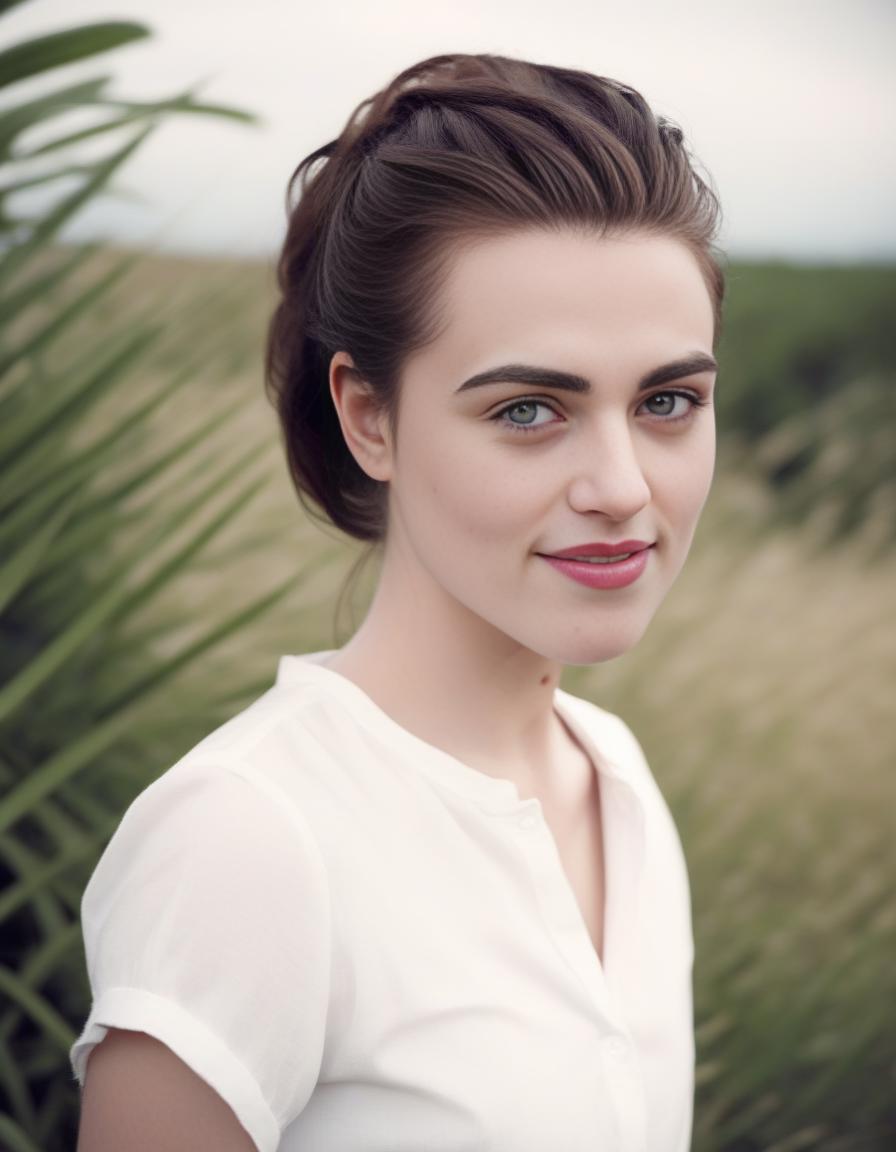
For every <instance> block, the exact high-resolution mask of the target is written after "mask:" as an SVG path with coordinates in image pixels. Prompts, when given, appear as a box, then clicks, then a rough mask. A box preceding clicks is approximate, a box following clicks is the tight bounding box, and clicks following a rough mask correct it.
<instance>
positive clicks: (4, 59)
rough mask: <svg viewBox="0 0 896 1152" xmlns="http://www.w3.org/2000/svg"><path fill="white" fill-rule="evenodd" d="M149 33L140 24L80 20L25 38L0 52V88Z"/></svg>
mask: <svg viewBox="0 0 896 1152" xmlns="http://www.w3.org/2000/svg"><path fill="white" fill-rule="evenodd" d="M149 35H150V30H149V28H147V27H146V25H144V24H135V23H132V22H130V21H108V22H105V23H99V24H83V25H81V26H80V27H78V28H70V29H67V30H65V31H63V32H51V33H49V34H48V35H46V36H37V37H35V38H34V39H33V40H25V41H24V42H23V43H21V44H15V45H13V47H12V48H7V49H6V51H5V52H0V88H4V87H8V86H9V85H10V84H14V83H16V82H17V81H19V80H27V79H29V78H30V77H32V76H37V75H39V74H40V73H41V72H48V71H50V70H51V69H53V68H60V67H62V65H64V64H72V63H73V62H74V61H75V60H83V59H84V58H85V57H87V56H96V55H99V53H101V52H109V51H111V50H112V49H113V48H120V47H122V46H123V45H124V44H132V43H133V42H134V41H135V40H144V39H146V37H148V36H149Z"/></svg>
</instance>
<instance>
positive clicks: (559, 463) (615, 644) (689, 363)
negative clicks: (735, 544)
mask: <svg viewBox="0 0 896 1152" xmlns="http://www.w3.org/2000/svg"><path fill="white" fill-rule="evenodd" d="M445 304H446V308H447V311H446V313H445V317H446V320H447V326H446V327H445V329H444V330H443V332H442V334H441V335H440V336H439V337H438V339H437V340H436V341H435V342H434V343H432V344H431V345H429V346H428V347H426V348H425V349H423V350H421V351H419V352H418V353H416V354H414V355H413V356H412V357H411V358H410V359H409V361H408V362H407V364H406V367H405V371H404V372H403V376H402V383H401V402H400V409H399V417H398V432H397V443H396V448H397V451H395V453H394V458H393V459H392V461H391V478H390V491H389V540H388V542H387V547H390V548H391V547H398V548H400V549H401V551H402V553H403V554H404V556H405V558H406V559H410V561H411V562H412V563H413V564H416V565H419V566H420V569H421V570H422V571H421V572H420V575H421V576H422V577H423V578H424V579H425V580H430V581H432V582H434V583H435V585H437V586H438V589H437V591H438V592H439V595H440V596H441V595H442V593H445V594H447V598H448V599H447V600H445V601H444V602H445V603H447V604H449V605H451V607H452V610H455V609H456V610H459V611H462V612H463V611H466V612H470V613H473V614H475V616H476V617H478V618H479V619H480V620H481V621H482V622H483V626H485V627H489V628H494V629H498V630H499V631H500V632H502V633H504V634H505V635H506V636H507V637H509V638H511V639H512V640H513V641H515V642H517V643H518V644H520V645H523V646H525V647H526V648H528V649H530V650H532V651H534V652H536V653H539V654H541V655H543V656H546V657H548V658H550V659H554V660H557V661H560V662H561V663H564V664H590V663H596V662H598V661H603V660H608V659H612V658H613V657H615V656H618V655H620V654H622V653H623V652H625V651H627V650H628V649H629V648H631V647H632V646H633V645H634V644H636V643H637V641H638V640H639V639H640V637H641V636H642V635H643V633H644V631H645V629H646V627H647V625H648V623H649V621H650V619H651V617H652V616H653V615H654V613H655V612H656V610H657V608H658V607H659V606H660V604H661V603H662V600H663V598H664V597H665V595H666V593H667V592H668V591H669V589H670V588H671V587H672V584H673V583H674V581H675V579H676V577H677V576H678V574H679V572H680V571H681V568H682V566H683V564H684V561H685V558H686V556H687V553H688V550H689V548H690V545H691V541H692V538H693V535H694V530H695V528H696V526H697V521H698V518H699V516H700V512H701V510H702V508H703V505H704V503H705V501H706V498H707V496H708V494H709V489H710V484H711V482H712V475H713V468H714V464H715V418H714V411H713V406H712V398H713V385H714V382H715V371H714V362H713V361H712V353H711V349H712V340H713V312H712V304H711V301H710V296H709V293H708V290H707V288H706V286H705V285H704V282H703V280H702V278H701V275H700V271H699V268H698V265H697V262H696V260H695V258H694V257H693V256H692V255H691V253H690V252H689V251H688V250H687V249H686V248H685V247H684V246H683V245H682V244H680V243H679V242H677V241H674V240H670V239H668V238H663V237H655V236H653V237H651V236H645V235H642V234H632V235H629V236H627V237H623V238H617V239H598V238H595V237H588V236H585V235H581V234H574V233H572V232H568V233H550V232H546V231H526V232H520V233H515V234H513V235H509V236H505V237H501V238H495V239H492V240H488V241H483V242H481V243H478V244H477V245H476V246H474V247H472V248H468V249H466V250H464V251H462V252H461V254H460V255H459V256H458V258H457V261H456V263H455V265H454V267H453V269H452V271H451V273H450V277H449V280H448V282H447V293H446V297H445ZM507 366H512V367H513V369H514V370H515V371H516V372H517V373H523V370H525V372H524V375H525V377H526V379H525V380H523V382H518V381H517V380H514V379H513V378H512V376H513V373H512V372H511V371H509V370H508V368H507ZM661 372H662V378H660V379H659V382H654V383H651V384H649V386H647V387H646V388H644V387H642V384H643V382H645V381H647V380H648V378H650V377H653V378H654V380H656V379H657V377H658V376H659V374H660V373H661ZM483 373H486V374H488V377H489V379H488V382H485V383H477V382H476V378H477V377H481V375H482V374H483ZM561 376H565V377H567V378H570V377H571V378H573V379H571V380H570V379H567V380H566V382H565V383H566V385H567V386H564V380H562V379H561ZM569 385H572V386H571V387H570V386H569ZM701 402H702V406H699V403H701ZM632 540H638V541H642V542H643V543H645V544H648V545H650V548H649V550H648V551H646V552H645V553H644V555H643V556H641V557H640V564H641V566H642V568H643V570H642V571H641V572H640V575H639V576H637V578H636V579H634V580H632V581H631V582H629V583H627V584H624V585H622V586H616V587H606V586H600V582H601V581H603V580H605V579H612V577H610V575H609V574H610V573H611V572H615V571H618V569H617V568H611V567H610V566H607V567H602V566H596V565H594V564H588V563H587V562H585V561H583V562H578V563H573V564H571V565H568V566H567V567H566V570H564V569H563V567H562V566H560V565H557V564H555V563H551V562H550V561H549V560H548V559H546V558H545V557H547V556H551V555H554V554H556V553H558V552H561V551H568V550H570V549H572V550H573V551H575V552H576V553H578V552H580V551H587V548H585V547H584V546H587V545H589V544H594V543H606V544H610V545H613V546H614V552H617V553H618V552H619V551H622V550H623V549H618V548H615V545H617V544H619V543H620V542H622V541H632ZM625 550H627V549H625ZM586 565H587V566H586ZM636 567H637V560H636ZM574 577H578V578H574ZM583 581H584V582H583ZM595 583H597V584H598V586H594V584H595Z"/></svg>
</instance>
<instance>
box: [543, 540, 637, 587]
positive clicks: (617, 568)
mask: <svg viewBox="0 0 896 1152" xmlns="http://www.w3.org/2000/svg"><path fill="white" fill-rule="evenodd" d="M650 547H651V546H647V547H644V548H641V549H640V550H639V551H636V552H635V554H634V555H633V556H629V558H628V559H627V560H619V561H618V562H617V563H615V564H589V563H588V561H587V560H567V559H564V558H562V557H561V556H544V555H542V559H543V560H546V561H547V562H548V564H550V565H551V567H552V568H556V570H557V571H558V572H560V573H562V574H563V575H564V576H568V577H569V578H570V579H571V580H575V581H576V582H577V583H579V584H584V585H585V586H586V587H588V588H624V587H625V586H626V585H628V584H633V583H634V582H635V581H636V580H637V579H638V577H639V576H640V575H641V573H642V572H643V571H644V569H645V568H646V567H647V560H648V557H649V556H650ZM622 551H631V548H628V549H622ZM588 554H589V553H588V552H587V551H586V552H578V553H577V555H579V556H585V555H588ZM609 554H610V555H613V554H614V553H612V552H611V553H609ZM590 555H593V556H599V555H601V553H599V552H592V553H590Z"/></svg>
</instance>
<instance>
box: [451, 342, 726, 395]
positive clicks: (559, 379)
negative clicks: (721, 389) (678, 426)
mask: <svg viewBox="0 0 896 1152" xmlns="http://www.w3.org/2000/svg"><path fill="white" fill-rule="evenodd" d="M718 367H719V366H718V364H717V363H716V362H715V360H714V359H713V357H712V356H707V354H706V353H705V352H692V353H691V354H690V355H688V356H683V357H682V358H681V359H680V360H673V361H671V363H669V364H663V365H662V366H661V367H659V368H654V369H652V370H651V371H650V372H648V373H647V375H646V376H644V377H643V378H642V379H641V380H640V381H639V383H638V391H639V392H643V391H644V390H645V389H647V388H655V387H656V386H657V384H667V383H668V382H669V381H670V380H678V379H680V378H681V377H682V376H695V375H696V374H697V373H698V372H715V371H717V370H718ZM483 384H526V385H529V386H533V387H534V386H537V385H539V384H540V385H541V386H542V387H545V388H561V389H563V390H564V391H566V392H582V393H585V394H587V393H590V392H591V382H590V381H589V380H586V379H585V377H584V376H577V375H576V374H575V373H573V372H560V371H558V370H557V369H556V368H535V367H533V366H531V365H529V364H502V365H501V366H500V367H498V368H487V369H486V370H485V371H484V372H477V373H476V375H475V376H471V377H470V379H469V380H465V381H464V382H463V384H461V386H460V387H459V388H458V389H457V392H463V391H465V390H466V389H467V388H480V387H482V385H483Z"/></svg>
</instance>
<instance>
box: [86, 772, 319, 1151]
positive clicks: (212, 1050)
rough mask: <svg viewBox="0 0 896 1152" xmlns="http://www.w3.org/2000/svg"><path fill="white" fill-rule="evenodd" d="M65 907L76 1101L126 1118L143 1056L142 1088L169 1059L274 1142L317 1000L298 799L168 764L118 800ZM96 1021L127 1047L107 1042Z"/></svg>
mask: <svg viewBox="0 0 896 1152" xmlns="http://www.w3.org/2000/svg"><path fill="white" fill-rule="evenodd" d="M81 912H82V923H83V928H84V945H85V954H86V961H87V971H88V975H89V978H90V985H91V991H92V1005H91V1010H90V1015H89V1017H88V1019H87V1021H86V1022H85V1025H84V1028H83V1029H82V1032H81V1035H80V1036H79V1037H78V1039H77V1040H76V1042H75V1044H74V1045H73V1046H72V1048H71V1050H70V1060H71V1064H72V1069H73V1071H74V1073H75V1075H76V1077H77V1078H78V1080H79V1081H80V1082H81V1084H82V1086H83V1088H84V1090H85V1092H86V1091H88V1090H87V1077H86V1062H87V1057H88V1055H90V1066H91V1068H93V1072H92V1073H91V1075H92V1076H94V1077H95V1081H94V1084H93V1085H91V1089H90V1090H89V1091H90V1092H91V1093H96V1092H98V1093H99V1101H100V1102H99V1104H96V1105H94V1104H88V1107H90V1108H91V1109H94V1108H96V1109H99V1111H100V1112H102V1113H103V1115H105V1113H106V1111H107V1110H108V1108H114V1109H119V1108H121V1109H122V1110H123V1111H122V1116H123V1117H124V1119H122V1121H121V1122H122V1123H124V1122H125V1121H126V1120H127V1122H128V1123H130V1122H132V1121H131V1120H129V1119H127V1118H129V1117H133V1116H134V1115H135V1114H136V1115H139V1116H141V1117H142V1116H143V1113H144V1111H153V1110H154V1109H155V1107H156V1105H157V1103H158V1101H157V1099H156V1098H154V1097H152V1096H150V1095H148V1094H145V1093H144V1092H143V1082H144V1064H146V1065H147V1068H148V1075H149V1083H150V1085H151V1086H153V1087H154V1086H155V1085H156V1084H157V1082H158V1078H159V1077H160V1076H162V1075H168V1076H173V1075H175V1072H174V1071H173V1070H174V1069H180V1067H181V1065H183V1066H184V1068H185V1069H186V1070H189V1071H190V1072H191V1073H192V1075H193V1076H194V1077H195V1078H196V1079H197V1080H199V1081H201V1083H202V1084H203V1085H204V1087H203V1088H202V1089H198V1088H196V1082H195V1080H194V1081H189V1080H188V1081H187V1083H192V1084H193V1087H194V1093H193V1094H192V1095H191V1094H190V1093H189V1091H188V1090H185V1091H187V1095H186V1096H185V1097H184V1099H185V1100H193V1101H194V1100H195V1092H196V1091H203V1092H205V1093H206V1094H205V1097H204V1098H205V1100H206V1102H207V1103H209V1101H211V1103H212V1104H213V1103H214V1098H215V1097H217V1098H219V1099H220V1101H221V1103H222V1104H223V1105H226V1106H227V1107H228V1108H229V1110H230V1111H231V1112H232V1113H233V1116H234V1117H235V1118H237V1119H238V1122H239V1124H241V1125H242V1127H243V1128H244V1129H245V1131H246V1133H248V1134H249V1135H250V1136H251V1139H252V1140H253V1141H254V1146H255V1147H256V1148H257V1149H259V1152H275V1150H276V1148H277V1147H278V1144H279V1141H280V1138H281V1136H282V1133H283V1130H284V1128H286V1127H287V1126H288V1125H289V1124H290V1123H291V1122H292V1120H293V1119H294V1118H295V1117H296V1116H297V1115H298V1114H299V1113H300V1112H301V1111H302V1109H303V1108H304V1107H305V1105H306V1104H307V1102H308V1100H309V1098H310V1096H311V1094H312V1092H313V1090H314V1087H315V1084H316V1082H317V1078H318V1074H319V1071H320V1066H321V1061H322V1059H323V1049H324V1041H325V1036H326V1023H327V1009H328V1002H329V984H330V904H329V892H328V882H327V876H326V870H325V865H324V862H323V859H322V858H321V856H320V854H319V851H318V849H317V847H316V841H315V838H314V835H313V832H312V831H311V829H310V827H308V825H307V823H306V822H305V820H304V817H303V816H302V815H301V813H300V812H299V811H298V809H295V808H294V807H293V805H292V802H291V801H289V800H288V799H287V798H286V797H285V796H284V797H281V796H280V794H279V793H274V792H270V793H268V792H266V791H265V789H264V788H263V786H262V785H261V784H260V783H256V782H253V781H249V780H247V779H245V778H244V777H243V776H241V775H239V774H237V773H234V772H231V771H229V770H227V769H221V768H219V767H218V766H216V765H211V764H209V765H204V764H195V765H192V766H186V765H185V766H182V767H179V768H178V770H177V771H176V772H169V773H167V774H165V775H164V776H163V777H160V778H159V780H157V781H156V782H155V783H154V784H153V785H152V786H150V787H149V788H148V789H146V790H145V791H144V792H143V793H142V794H141V795H140V796H139V797H138V799H137V800H136V801H135V802H134V803H133V804H132V805H131V807H130V808H129V809H128V811H127V812H126V814H125V816H124V817H123V819H122V822H121V824H120V825H119V827H118V829H117V830H116V832H115V834H114V835H113V837H112V839H111V841H110V842H109V844H108V846H107V848H106V850H105V851H104V853H103V855H102V858H101V860H100V861H99V863H98V864H97V867H96V869H95V871H94V873H93V875H92V877H91V879H90V882H89V883H88V885H87V888H86V889H85V892H84V896H83V899H82V905H81ZM110 1030H113V1031H117V1032H124V1033H126V1034H127V1035H129V1036H130V1040H129V1042H128V1045H129V1046H128V1047H127V1048H125V1047H124V1046H123V1044H124V1041H123V1040H122V1039H121V1037H118V1038H117V1039H116V1040H115V1043H114V1045H113V1044H110V1045H109V1047H108V1048H107V1047H106V1045H107V1043H109V1035H108V1033H109V1031H110ZM134 1036H140V1037H148V1038H151V1040H152V1041H154V1042H155V1043H154V1044H153V1043H150V1039H141V1040H135V1039H134ZM138 1045H139V1050H138V1047H137V1046H138ZM153 1053H154V1056H153V1055H152V1054H153ZM97 1055H98V1056H99V1060H98V1062H97V1063H96V1065H94V1059H95V1058H96V1056H97ZM138 1060H139V1069H138V1068H137V1066H136V1065H135V1064H134V1062H135V1061H138ZM175 1061H176V1062H175ZM97 1068H98V1069H99V1072H97V1071H96V1069H97ZM184 1075H185V1072H184V1071H183V1070H181V1071H180V1076H181V1078H183V1077H184ZM107 1078H111V1082H112V1083H113V1084H114V1087H113V1088H109V1087H107V1084H106V1081H107ZM97 1082H99V1085H100V1086H99V1088H98V1089H97V1088H96V1086H95V1085H96V1083H97ZM135 1085H139V1086H140V1087H139V1090H138V1089H137V1088H135V1087H134V1086H135ZM119 1088H120V1090H121V1094H122V1099H121V1100H118V1099H116V1098H115V1097H116V1093H118V1091H119ZM208 1093H211V1096H209V1095H208ZM209 1106H211V1105H209ZM165 1110H166V1111H168V1109H167V1107H166V1109H165ZM115 1115H117V1113H115ZM167 1121H168V1122H169V1123H172V1124H174V1129H175V1130H176V1129H178V1128H179V1127H180V1126H179V1124H176V1123H174V1119H173V1118H172V1115H171V1114H170V1112H169V1114H168V1117H167ZM164 1122H165V1118H164V1117H162V1118H159V1119H158V1120H156V1121H154V1123H164ZM88 1123H90V1124H93V1125H95V1126H96V1127H103V1126H104V1125H105V1120H103V1124H102V1125H97V1124H96V1121H88ZM191 1123H192V1121H191ZM141 1124H142V1121H141ZM139 1126H140V1125H139V1124H138V1127H139ZM175 1135H176V1131H175V1132H174V1134H173V1137H172V1138H174V1136H175ZM113 1146H115V1144H114V1141H112V1142H111V1143H110V1144H109V1145H108V1147H110V1148H111V1147H113ZM118 1146H119V1147H121V1148H125V1147H127V1148H128V1149H130V1147H131V1145H130V1144H129V1143H127V1142H125V1143H124V1144H119V1145H118ZM152 1146H153V1145H152V1142H150V1143H149V1144H148V1145H147V1147H152ZM156 1146H157V1147H160V1148H161V1147H165V1145H162V1144H158V1145H156ZM193 1146H194V1147H197V1148H201V1147H203V1145H201V1144H198V1143H197V1144H194V1145H193ZM211 1146H212V1147H215V1144H214V1143H212V1145H211ZM88 1147H90V1145H88ZM98 1147H99V1148H102V1147H103V1145H98ZM171 1147H172V1148H174V1147H177V1145H176V1144H172V1145H171ZM246 1147H252V1145H247V1146H246Z"/></svg>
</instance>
